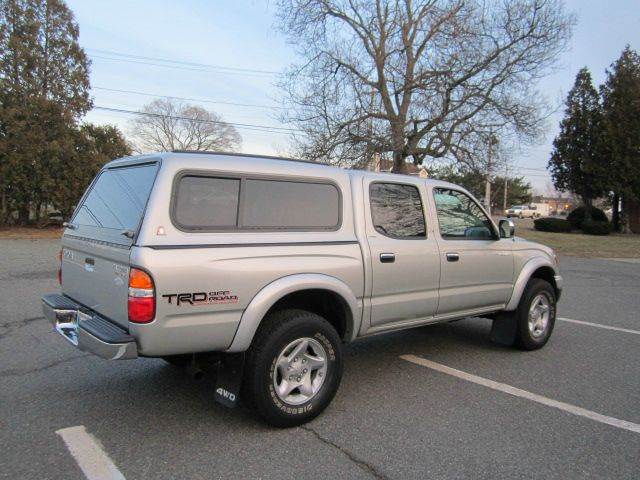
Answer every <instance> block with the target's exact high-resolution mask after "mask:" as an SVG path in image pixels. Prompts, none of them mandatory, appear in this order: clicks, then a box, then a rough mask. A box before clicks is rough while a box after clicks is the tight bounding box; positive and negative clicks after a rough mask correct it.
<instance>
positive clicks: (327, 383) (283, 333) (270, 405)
mask: <svg viewBox="0 0 640 480" xmlns="http://www.w3.org/2000/svg"><path fill="white" fill-rule="evenodd" d="M305 337H308V338H311V339H313V340H316V341H317V342H318V343H319V344H320V345H321V347H322V348H324V350H325V352H326V354H327V355H326V365H327V369H326V375H325V379H324V381H323V382H322V384H321V386H320V387H319V390H318V391H317V393H316V394H315V395H314V396H313V397H312V398H311V399H310V400H309V401H307V402H305V403H302V404H296V405H292V404H288V403H286V402H284V401H283V400H282V399H281V398H279V397H278V394H277V393H276V390H275V386H274V373H273V372H274V369H275V364H276V361H277V359H278V357H279V356H280V354H281V353H282V351H283V349H285V347H287V345H289V344H290V343H291V342H294V341H296V340H297V339H301V338H305ZM342 366H343V365H342V342H341V340H340V337H339V336H338V333H337V332H336V330H335V329H334V328H333V327H332V326H331V324H329V322H327V321H326V320H325V319H324V318H322V317H321V316H319V315H316V314H315V313H311V312H307V311H304V310H282V311H279V312H276V313H274V314H272V315H270V316H269V317H268V318H266V319H265V320H264V321H263V322H262V324H261V325H260V327H259V328H258V331H257V332H256V335H255V338H254V339H253V342H252V344H251V347H250V348H249V350H248V351H247V356H246V363H245V376H244V381H243V399H244V400H245V401H246V402H247V404H248V405H249V406H251V407H253V408H254V409H255V410H256V411H257V413H258V414H259V415H260V416H261V417H262V419H263V420H264V421H265V422H267V423H269V424H270V425H273V426H275V427H281V428H284V427H295V426H298V425H302V424H304V423H306V422H308V421H310V420H311V419H313V418H315V417H316V416H318V415H319V414H320V413H322V411H323V410H324V409H325V408H326V407H327V406H328V405H329V403H331V400H332V399H333V397H334V396H335V394H336V392H337V391H338V387H339V385H340V380H341V379H342ZM276 375H278V373H276ZM309 375H311V374H309ZM316 375H317V373H316ZM276 381H277V378H276Z"/></svg>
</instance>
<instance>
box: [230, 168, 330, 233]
mask: <svg viewBox="0 0 640 480" xmlns="http://www.w3.org/2000/svg"><path fill="white" fill-rule="evenodd" d="M243 188H244V189H245V193H244V212H243V216H242V225H243V226H244V227H248V228H261V227H263V228H268V227H272V228H289V229H290V228H305V229H306V228H321V229H330V228H336V227H337V226H338V225H339V223H340V196H339V194H338V189H337V188H336V187H335V186H333V185H329V184H325V183H308V182H283V181H276V180H255V179H254V180H252V179H247V181H246V182H245V185H244V186H243Z"/></svg>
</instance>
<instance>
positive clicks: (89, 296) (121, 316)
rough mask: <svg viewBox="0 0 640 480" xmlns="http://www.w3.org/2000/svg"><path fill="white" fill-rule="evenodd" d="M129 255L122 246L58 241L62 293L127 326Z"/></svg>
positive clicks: (73, 240)
mask: <svg viewBox="0 0 640 480" xmlns="http://www.w3.org/2000/svg"><path fill="white" fill-rule="evenodd" d="M129 253H130V249H129V247H126V246H120V245H116V244H101V243H98V242H95V241H91V240H90V239H79V238H74V237H70V236H65V237H63V238H62V292H63V293H64V294H65V295H67V296H68V297H70V298H72V299H74V300H75V301H76V302H78V303H80V304H82V305H84V306H86V307H89V308H90V309H92V310H95V311H96V312H98V313H100V314H101V315H104V316H105V317H106V318H108V319H110V320H113V321H114V322H116V323H118V324H120V325H122V326H124V327H127V325H128V321H129V320H128V314H127V298H128V295H129Z"/></svg>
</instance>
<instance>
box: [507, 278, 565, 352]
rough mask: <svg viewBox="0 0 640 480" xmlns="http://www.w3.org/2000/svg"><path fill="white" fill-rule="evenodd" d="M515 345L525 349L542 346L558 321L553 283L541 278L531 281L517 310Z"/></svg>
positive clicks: (534, 348)
mask: <svg viewBox="0 0 640 480" xmlns="http://www.w3.org/2000/svg"><path fill="white" fill-rule="evenodd" d="M513 313H514V315H515V320H516V338H515V345H516V346H518V347H519V348H522V349H524V350H536V349H538V348H542V347H543V346H544V345H545V344H546V343H547V341H548V340H549V337H551V333H552V332H553V327H554V325H555V321H556V293H555V290H554V289H553V287H552V286H551V284H550V283H549V282H547V281H545V280H542V279H540V278H533V279H531V280H530V281H529V284H528V285H527V288H526V289H525V291H524V294H523V295H522V298H521V299H520V303H519V304H518V308H517V309H516V311H515V312H513Z"/></svg>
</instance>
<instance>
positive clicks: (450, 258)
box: [447, 252, 460, 262]
mask: <svg viewBox="0 0 640 480" xmlns="http://www.w3.org/2000/svg"><path fill="white" fill-rule="evenodd" d="M458 260H460V254H458V253H454V252H451V253H447V262H457V261H458Z"/></svg>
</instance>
